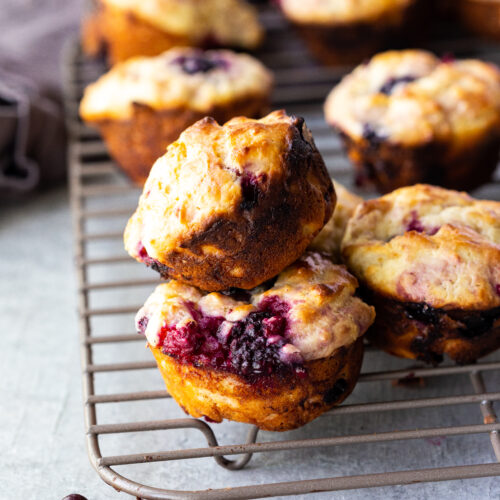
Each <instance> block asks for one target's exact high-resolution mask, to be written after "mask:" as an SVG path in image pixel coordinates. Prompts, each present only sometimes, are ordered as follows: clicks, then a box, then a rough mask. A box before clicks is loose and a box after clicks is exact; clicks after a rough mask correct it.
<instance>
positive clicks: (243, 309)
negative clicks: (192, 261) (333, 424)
mask: <svg viewBox="0 0 500 500" xmlns="http://www.w3.org/2000/svg"><path fill="white" fill-rule="evenodd" d="M356 287H357V282H356V279H355V278H354V277H353V276H351V275H350V274H349V273H348V272H347V271H346V270H345V268H344V267H342V266H337V265H334V264H333V263H332V262H331V261H330V260H328V259H326V258H325V257H323V256H321V255H320V254H318V253H315V252H306V253H305V254H304V255H303V256H302V257H301V258H300V259H299V260H298V261H296V262H295V263H294V264H292V265H291V266H289V267H288V268H286V269H285V270H284V271H283V272H281V273H280V274H279V275H278V277H277V278H275V279H274V280H272V281H271V282H269V283H267V284H266V285H265V286H260V287H258V288H256V289H254V290H251V291H245V290H235V289H232V290H228V291H225V292H222V293H218V292H212V293H204V292H202V291H200V290H199V289H197V288H195V287H192V286H190V285H185V284H182V283H180V282H178V281H176V280H172V281H170V282H168V283H165V284H162V285H159V286H158V287H157V288H156V290H155V291H154V293H153V294H152V295H151V296H150V297H149V299H148V300H147V301H146V303H145V305H144V306H143V308H142V309H141V310H140V311H139V312H138V313H137V316H136V325H137V330H138V331H139V332H140V333H142V334H144V335H145V336H146V338H147V341H148V345H149V347H150V349H151V351H152V352H153V354H154V356H155V358H156V361H157V363H158V368H159V369H160V371H161V373H162V375H163V378H164V380H165V384H166V386H167V389H168V391H169V393H170V394H171V395H172V397H173V398H174V399H175V400H176V401H177V402H178V403H179V404H180V405H181V406H182V408H183V409H184V410H185V411H186V412H187V413H189V414H190V415H192V416H194V417H205V418H207V419H209V420H210V421H214V422H220V421H221V420H222V419H224V418H226V419H230V420H237V421H240V422H247V423H251V424H255V425H257V426H259V427H260V428H261V429H265V430H271V431H284V430H288V429H293V428H296V427H299V426H301V425H304V424H306V423H307V422H309V421H310V420H312V419H314V418H315V417H317V416H318V415H320V414H321V413H323V412H324V411H326V410H328V409H330V408H332V407H333V406H334V405H336V404H339V403H340V402H342V401H343V400H344V399H345V398H346V397H347V396H348V395H349V393H350V392H351V391H352V389H353V387H354V385H355V383H356V381H357V378H358V375H359V371H360V367H361V361H362V357H363V342H362V338H361V336H362V335H363V333H364V332H365V331H366V329H367V328H368V327H369V325H370V324H371V323H372V322H373V318H374V310H373V308H372V307H370V306H367V305H366V304H365V303H363V302H362V301H361V300H360V299H359V298H357V297H355V296H354V293H355V290H356Z"/></svg>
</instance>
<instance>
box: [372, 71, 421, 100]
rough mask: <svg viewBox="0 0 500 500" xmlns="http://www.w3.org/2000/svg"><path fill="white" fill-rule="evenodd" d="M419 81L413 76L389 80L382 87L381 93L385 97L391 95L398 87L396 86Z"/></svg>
mask: <svg viewBox="0 0 500 500" xmlns="http://www.w3.org/2000/svg"><path fill="white" fill-rule="evenodd" d="M416 79H417V77H415V76H412V75H407V76H400V77H398V78H389V80H387V81H386V82H385V83H384V85H382V87H380V90H379V92H380V93H381V94H385V95H391V94H392V91H393V90H394V88H395V87H396V85H400V84H401V83H410V82H413V81H415V80H416Z"/></svg>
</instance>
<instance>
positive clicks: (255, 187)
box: [240, 173, 267, 210]
mask: <svg viewBox="0 0 500 500" xmlns="http://www.w3.org/2000/svg"><path fill="white" fill-rule="evenodd" d="M266 179H267V176H266V175H265V174H262V175H260V176H258V177H257V176H255V175H253V174H249V173H245V174H243V175H242V177H241V196H242V198H243V201H242V202H241V204H240V206H241V209H242V210H251V209H252V208H254V207H255V206H256V205H257V203H258V202H259V195H260V193H261V189H260V187H259V182H265V181H266Z"/></svg>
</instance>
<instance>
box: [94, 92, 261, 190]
mask: <svg viewBox="0 0 500 500" xmlns="http://www.w3.org/2000/svg"><path fill="white" fill-rule="evenodd" d="M133 108H134V109H133V115H132V118H130V119H128V120H99V121H96V122H93V124H94V125H95V126H96V127H97V128H98V129H99V131H100V133H101V135H102V136H103V138H104V141H105V142H106V145H107V147H108V150H109V152H110V154H111V156H112V157H113V158H114V160H115V161H116V162H117V163H118V165H119V166H120V167H121V168H122V169H123V170H124V171H125V173H126V174H127V175H128V176H129V177H130V178H131V179H132V180H133V181H134V182H135V183H137V184H138V185H141V186H142V185H143V184H144V182H145V181H146V179H147V177H148V174H149V171H150V169H151V167H152V166H153V163H154V162H155V161H156V160H157V159H158V158H159V157H160V156H161V155H163V154H164V153H165V150H166V149H167V146H168V145H169V144H171V143H172V142H174V141H175V140H177V138H178V137H179V135H180V133H181V132H182V131H183V130H184V129H186V128H187V127H189V126H190V125H192V124H193V123H195V122H197V121H198V120H201V119H202V118H204V117H205V116H207V115H208V116H212V117H213V118H215V120H217V121H218V122H220V123H224V122H226V121H228V120H230V119H231V118H233V117H234V116H239V115H241V116H247V117H249V118H259V117H260V116H262V115H264V114H266V112H267V111H268V109H269V100H268V98H267V96H246V97H245V98H242V99H239V100H237V101H234V102H231V103H228V104H227V105H225V106H215V107H213V108H212V109H210V110H208V111H207V112H206V113H204V112H201V111H194V110H191V109H187V108H174V109H165V110H161V111H158V110H154V109H152V108H151V107H149V106H147V105H144V104H138V103H134V104H133Z"/></svg>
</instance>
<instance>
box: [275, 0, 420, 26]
mask: <svg viewBox="0 0 500 500" xmlns="http://www.w3.org/2000/svg"><path fill="white" fill-rule="evenodd" d="M412 3H414V0H376V1H374V0H307V1H304V0H280V5H281V8H282V9H283V11H284V13H285V15H286V16H287V17H288V18H289V19H291V20H292V21H294V22H297V23H303V24H306V23H311V24H344V23H355V22H370V21H375V20H377V19H378V18H380V17H382V16H385V15H392V14H394V13H395V12H396V13H397V12H400V11H401V10H402V9H404V8H405V7H407V6H408V5H410V4H412Z"/></svg>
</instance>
